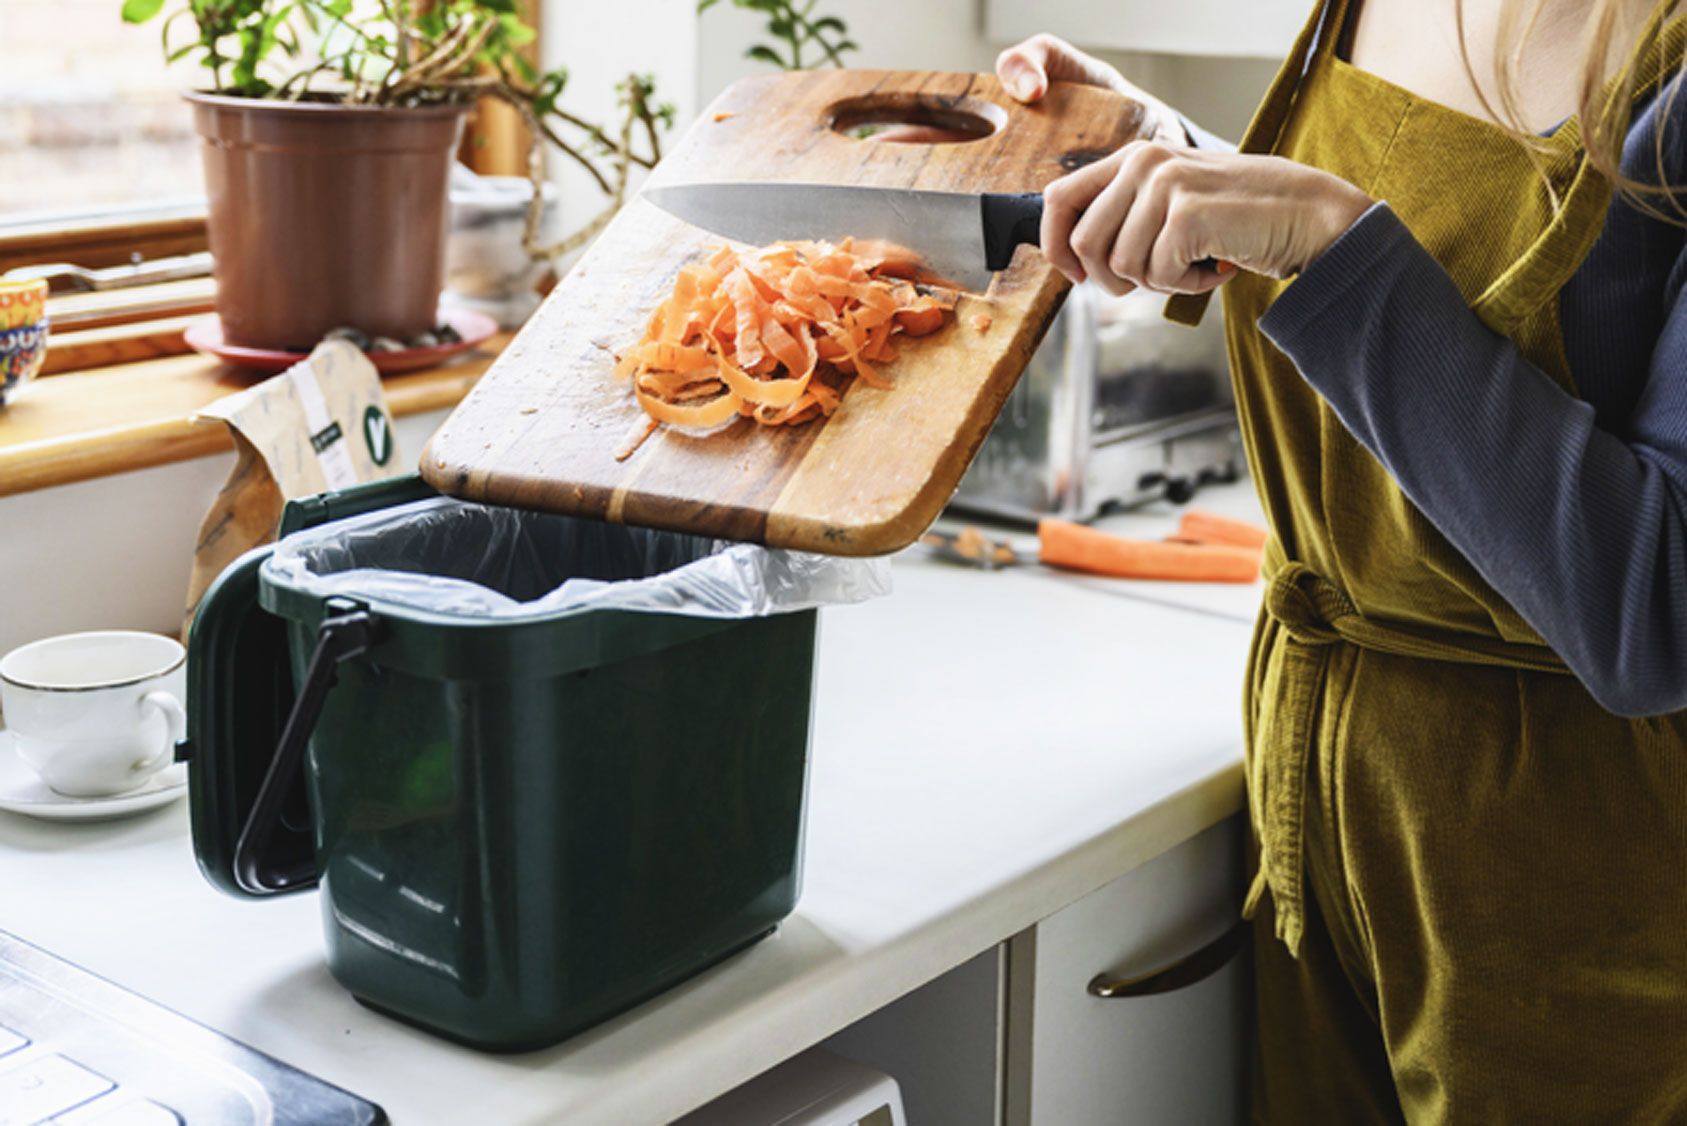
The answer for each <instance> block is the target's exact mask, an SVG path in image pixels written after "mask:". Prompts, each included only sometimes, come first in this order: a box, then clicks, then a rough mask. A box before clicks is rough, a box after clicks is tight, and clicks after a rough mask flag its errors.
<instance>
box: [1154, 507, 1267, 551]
mask: <svg viewBox="0 0 1687 1126" xmlns="http://www.w3.org/2000/svg"><path fill="white" fill-rule="evenodd" d="M1268 538H1270V533H1269V532H1267V531H1266V530H1265V529H1264V528H1262V527H1260V526H1259V525H1258V524H1250V523H1249V522H1248V521H1246V520H1236V519H1232V518H1231V517H1229V516H1220V515H1219V514H1218V513H1216V512H1206V511H1203V510H1201V509H1199V508H1191V509H1189V510H1188V511H1187V512H1185V513H1184V514H1183V519H1182V520H1180V521H1179V522H1178V528H1177V534H1176V536H1168V537H1167V539H1168V540H1175V541H1178V542H1184V543H1228V544H1235V545H1236V546H1237V547H1251V548H1253V549H1255V550H1256V551H1257V550H1259V549H1260V548H1263V547H1264V546H1265V541H1266V540H1267V539H1268Z"/></svg>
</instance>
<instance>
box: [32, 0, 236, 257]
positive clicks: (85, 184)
mask: <svg viewBox="0 0 1687 1126" xmlns="http://www.w3.org/2000/svg"><path fill="white" fill-rule="evenodd" d="M158 31H159V29H158V25H157V24H153V25H149V26H143V27H132V26H130V25H128V24H125V23H124V22H123V21H122V19H121V17H120V16H119V15H118V5H117V4H116V3H114V2H113V0H52V2H51V3H43V2H42V0H0V43H3V44H5V47H6V51H5V56H6V66H5V67H4V68H0V225H3V224H12V223H17V222H20V221H29V222H35V221H38V220H40V219H42V218H44V217H45V216H44V215H43V213H49V214H58V215H62V214H64V213H66V212H84V213H85V212H89V211H106V210H111V209H114V208H123V207H128V206H133V205H135V204H141V203H171V204H176V205H180V204H182V203H183V202H186V201H190V200H194V199H197V198H198V197H199V196H201V195H202V194H203V188H202V186H201V182H200V170H199V151H198V143H197V141H196V140H195V138H194V135H193V126H192V121H191V118H190V115H189V113H188V107H187V105H186V103H184V102H183V101H182V100H181V97H180V94H179V90H180V88H181V86H182V84H183V83H184V81H185V80H186V75H184V74H182V73H180V72H179V68H167V67H166V66H165V65H164V58H163V52H162V51H161V50H160V46H159V38H158Z"/></svg>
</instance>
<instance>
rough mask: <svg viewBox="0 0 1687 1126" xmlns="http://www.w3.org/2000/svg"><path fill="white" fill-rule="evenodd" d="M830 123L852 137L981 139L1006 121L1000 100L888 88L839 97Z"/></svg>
mask: <svg viewBox="0 0 1687 1126" xmlns="http://www.w3.org/2000/svg"><path fill="white" fill-rule="evenodd" d="M830 117H831V122H830V124H831V127H832V130H833V131H834V132H837V133H842V134H843V135H844V136H846V137H849V138H851V139H852V140H871V141H879V142H892V143H901V144H961V143H965V142H967V141H981V140H983V139H984V138H986V137H989V136H991V135H993V134H994V133H995V132H996V130H998V129H1000V128H1001V127H1002V126H1003V125H1005V124H1007V113H1006V112H1005V111H1004V110H1003V109H1002V107H1001V106H998V105H996V104H994V103H993V102H986V101H983V100H982V99H979V98H945V97H938V96H935V95H932V94H921V93H908V92H904V93H895V92H886V93H879V94H868V95H866V96H865V97H860V98H850V99H848V100H846V101H842V102H838V103H837V104H836V105H834V106H832V108H831V113H830Z"/></svg>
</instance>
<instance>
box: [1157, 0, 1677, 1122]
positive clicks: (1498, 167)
mask: <svg viewBox="0 0 1687 1126" xmlns="http://www.w3.org/2000/svg"><path fill="white" fill-rule="evenodd" d="M1348 6H1349V4H1348V0H1329V2H1328V3H1326V4H1325V5H1324V6H1323V9H1322V10H1321V11H1320V12H1317V13H1315V14H1314V18H1313V19H1312V21H1311V22H1310V23H1309V24H1308V26H1307V28H1306V30H1305V31H1303V32H1302V34H1301V36H1300V38H1299V40H1298V41H1297V43H1296V46H1295V48H1294V50H1293V52H1292V53H1291V55H1290V57H1289V59H1288V61H1287V63H1286V64H1285V67H1284V69H1283V71H1282V73H1281V74H1280V75H1279V76H1278V78H1277V80H1276V82H1275V83H1274V85H1273V86H1272V88H1271V90H1270V91H1269V92H1268V94H1267V96H1266V100H1265V102H1264V104H1263V105H1262V106H1261V109H1260V111H1259V113H1258V115H1257V116H1256V118H1255V121H1254V123H1253V125H1252V126H1251V127H1250V129H1249V132H1248V135H1247V137H1246V138H1245V139H1244V141H1243V144H1242V148H1243V151H1246V152H1272V153H1276V154H1278V155H1281V156H1285V157H1288V158H1290V159H1293V160H1296V161H1299V162H1300V163H1303V164H1308V165H1312V166H1314V167H1318V168H1322V169H1325V170H1326V171H1329V172H1332V173H1335V174H1336V175H1339V176H1341V177H1343V178H1345V179H1347V180H1349V181H1351V182H1352V183H1354V184H1356V185H1358V186H1359V187H1361V188H1363V189H1364V190H1365V191H1367V192H1368V193H1369V194H1370V195H1372V196H1373V197H1374V198H1376V199H1379V200H1386V201H1387V202H1388V203H1389V205H1390V206H1391V207H1392V208H1393V210H1394V211H1395V213H1396V214H1397V215H1398V216H1399V217H1400V218H1401V220H1402V221H1403V222H1404V223H1405V224H1406V225H1407V226H1408V227H1409V228H1410V229H1411V231H1412V232H1413V234H1414V235H1415V236H1416V238H1417V239H1418V240H1419V241H1420V242H1421V243H1422V244H1423V245H1424V246H1425V247H1426V248H1427V249H1428V250H1429V252H1430V253H1431V254H1432V255H1434V257H1435V258H1436V259H1437V260H1438V261H1439V262H1440V263H1441V264H1442V266H1443V267H1445V269H1446V270H1447V272H1448V273H1449V275H1450V276H1451V277H1452V279H1453V281H1454V282H1455V283H1456V284H1457V286H1458V288H1459V290H1460V292H1461V293H1462V294H1463V295H1464V296H1465V298H1466V300H1467V301H1468V302H1469V303H1470V305H1471V307H1472V309H1473V310H1474V311H1475V312H1476V313H1477V315H1478V316H1480V317H1481V319H1482V320H1483V321H1484V322H1485V323H1486V324H1487V325H1488V326H1489V327H1490V328H1491V329H1493V330H1494V331H1496V332H1499V333H1501V334H1504V335H1507V336H1509V337H1511V339H1512V340H1513V341H1514V342H1515V344H1516V346H1517V348H1518V349H1519V351H1520V352H1521V353H1522V354H1523V355H1524V356H1525V357H1527V358H1528V359H1529V360H1531V361H1532V362H1533V363H1535V364H1536V365H1537V366H1538V367H1540V368H1541V369H1542V370H1543V371H1544V372H1545V373H1546V374H1547V375H1548V376H1549V377H1550V378H1552V379H1553V380H1555V381H1557V382H1558V383H1559V384H1560V385H1561V386H1562V387H1564V388H1565V389H1566V390H1567V391H1569V392H1570V393H1572V394H1574V393H1575V385H1574V381H1573V379H1572V377H1571V373H1570V371H1569V366H1568V363H1567V361H1566V358H1565V352H1564V347H1563V339H1562V332H1561V328H1560V324H1559V314H1558V293H1559V290H1560V289H1561V288H1562V287H1563V285H1564V283H1565V282H1566V281H1567V280H1568V279H1569V277H1570V276H1571V274H1573V273H1574V272H1575V270H1576V268H1577V267H1578V266H1579V265H1580V263H1581V261H1582V259H1583V258H1584V257H1585V255H1586V253H1587V251H1588V250H1589V249H1590V248H1591V246H1592V245H1593V243H1594V241H1595V240H1596V239H1597V237H1598V234H1599V231H1600V228H1601V225H1602V222H1603V219H1604V215H1605V212H1606V209H1607V207H1608V205H1609V202H1610V199H1611V191H1610V187H1609V185H1608V183H1607V182H1606V181H1605V180H1604V178H1603V177H1602V176H1600V175H1599V174H1598V173H1597V172H1596V171H1595V170H1594V169H1593V168H1592V166H1591V164H1590V163H1589V162H1587V161H1586V160H1585V158H1584V153H1583V150H1582V148H1581V145H1580V137H1579V130H1578V125H1577V122H1576V121H1575V120H1574V119H1572V120H1571V121H1570V122H1568V123H1566V124H1565V125H1564V126H1562V127H1560V128H1559V129H1558V130H1557V131H1556V132H1555V133H1553V134H1552V136H1551V137H1550V138H1549V142H1548V149H1547V151H1546V152H1545V153H1544V154H1543V155H1542V156H1541V157H1540V158H1539V162H1538V163H1537V162H1535V161H1531V159H1530V157H1529V155H1528V154H1526V153H1525V152H1524V151H1523V150H1522V148H1521V146H1519V145H1518V144H1517V143H1515V142H1514V141H1513V140H1511V139H1510V138H1509V137H1508V136H1507V135H1506V134H1505V133H1504V132H1503V131H1502V130H1500V129H1498V128H1497V127H1496V126H1494V125H1492V124H1490V123H1487V122H1484V121H1481V120H1478V119H1476V118H1474V117H1471V116H1469V115H1466V114H1463V113H1460V112H1458V111H1456V110H1453V109H1450V108H1448V107H1445V106H1442V105H1439V104H1437V103H1434V102H1431V101H1428V100H1427V99H1424V98H1421V97H1418V96H1416V95H1414V94H1412V93H1410V92H1408V91H1406V90H1404V89H1401V88H1399V87H1397V86H1394V85H1392V84H1390V83H1388V82H1386V81H1384V80H1382V79H1379V78H1377V77H1375V76H1373V75H1370V74H1367V73H1365V72H1362V71H1360V70H1357V69H1356V68H1354V67H1352V66H1350V65H1348V64H1346V63H1345V62H1343V61H1342V60H1341V59H1340V58H1339V57H1338V56H1337V54H1336V51H1335V47H1334V44H1335V42H1336V41H1337V39H1338V38H1339V35H1338V34H1337V29H1339V28H1341V27H1342V26H1343V23H1344V20H1345V17H1346V14H1347V9H1348ZM1682 31H1683V27H1682V23H1681V21H1677V22H1676V23H1674V24H1672V25H1671V26H1669V27H1668V28H1664V27H1663V26H1662V19H1661V15H1660V16H1657V17H1654V19H1653V21H1652V23H1651V24H1650V25H1649V26H1648V29H1647V31H1646V33H1645V35H1644V36H1643V39H1642V43H1641V46H1640V48H1639V49H1638V50H1637V51H1636V52H1635V55H1634V60H1635V61H1634V62H1632V63H1631V64H1630V65H1631V66H1638V67H1639V68H1640V69H1639V72H1638V78H1639V86H1640V90H1638V91H1637V97H1638V96H1639V95H1640V94H1644V93H1646V92H1647V91H1649V90H1650V89H1651V88H1652V87H1653V86H1655V84H1656V82H1657V81H1658V78H1659V75H1660V72H1661V71H1662V70H1663V62H1662V60H1663V59H1666V58H1676V59H1678V58H1679V57H1680V47H1681V42H1682V38H1683V35H1682ZM1543 170H1544V172H1545V174H1546V179H1547V180H1548V181H1550V185H1551V187H1550V188H1549V187H1548V184H1547V183H1546V182H1543V180H1542V171H1543ZM1289 284H1292V283H1291V282H1279V281H1274V280H1272V279H1269V278H1265V277H1261V276H1258V275H1251V274H1244V275H1241V276H1238V277H1236V278H1234V279H1232V280H1231V281H1230V282H1229V283H1228V284H1227V285H1226V286H1225V287H1224V290H1223V293H1224V301H1225V315H1226V320H1227V324H1228V325H1229V333H1230V351H1231V364H1232V369H1233V372H1234V377H1235V384H1236V400H1237V410H1238V413H1239V416H1240V419H1241V424H1242V429H1243V433H1244V437H1245V439H1246V442H1247V447H1248V452H1249V459H1250V465H1251V468H1252V470H1253V476H1254V480H1255V482H1256V486H1257V488H1258V489H1259V493H1260V499H1261V501H1262V503H1263V505H1264V508H1265V511H1266V514H1267V517H1268V519H1269V523H1270V525H1271V530H1272V539H1271V543H1270V544H1269V546H1268V549H1267V557H1266V564H1265V580H1266V584H1267V585H1266V593H1265V606H1264V612H1263V614H1262V617H1261V620H1260V625H1259V628H1258V630H1257V631H1256V635H1255V643H1254V651H1253V654H1252V661H1251V664H1250V669H1249V683H1248V692H1247V699H1246V705H1245V706H1246V713H1245V718H1246V726H1247V736H1248V772H1247V773H1248V797H1249V805H1250V811H1251V814H1252V817H1253V824H1254V828H1255V834H1256V838H1257V843H1258V847H1259V860H1258V865H1259V866H1258V873H1257V877H1256V879H1255V880H1254V883H1253V886H1252V888H1251V889H1250V892H1249V895H1248V899H1247V904H1246V907H1245V911H1246V913H1247V914H1249V915H1250V916H1255V917H1257V918H1258V920H1259V922H1260V924H1261V925H1260V926H1258V927H1256V930H1257V931H1261V932H1263V937H1264V941H1262V942H1261V943H1259V944H1258V954H1259V957H1258V959H1257V968H1258V971H1259V976H1260V984H1259V999H1260V1005H1261V1013H1260V1020H1261V1029H1260V1036H1261V1048H1260V1053H1261V1055H1260V1069H1259V1086H1258V1088H1257V1090H1256V1115H1258V1116H1259V1117H1260V1118H1261V1119H1269V1120H1271V1121H1284V1122H1326V1121H1327V1122H1347V1121H1371V1120H1382V1121H1397V1120H1400V1119H1401V1118H1402V1117H1405V1118H1409V1119H1410V1120H1412V1121H1435V1122H1443V1121H1475V1122H1533V1121H1542V1122H1565V1121H1609V1122H1617V1121H1624V1122H1626V1121H1634V1120H1642V1121H1644V1120H1657V1121H1669V1120H1671V1119H1672V1117H1674V1116H1675V1115H1678V1114H1679V1115H1681V1117H1682V1120H1687V891H1684V889H1687V715H1683V714H1677V715H1672V716H1668V717H1662V718H1656V719H1646V720H1628V719H1622V718H1619V717H1616V716H1613V715H1611V714H1610V713H1608V712H1606V711H1604V710H1603V709H1602V708H1600V707H1599V705H1598V704H1597V703H1596V702H1595V701H1594V700H1593V699H1592V697H1591V696H1589V695H1588V694H1587V692H1586V691H1585V690H1584V689H1583V688H1582V687H1581V685H1580V683H1579V682H1578V681H1576V680H1575V679H1574V678H1573V677H1572V676H1570V675H1569V674H1568V671H1567V669H1566V668H1565V666H1564V664H1563V662H1562V661H1561V660H1560V659H1559V657H1558V656H1557V655H1556V654H1555V653H1554V652H1553V651H1552V650H1551V649H1550V648H1549V647H1548V646H1547V645H1546V644H1545V643H1544V642H1543V641H1542V640H1541V638H1540V637H1539V636H1538V635H1537V634H1536V633H1535V631H1534V630H1533V629H1531V628H1530V626H1529V625H1528V624H1527V623H1526V622H1525V621H1524V620H1523V619H1522V618H1521V617H1520V616H1519V615H1518V614H1517V612H1516V611H1515V610H1513V609H1512V608H1511V607H1510V606H1509V605H1508V604H1507V603H1506V601H1505V600H1504V599H1503V598H1502V597H1500V595H1499V594H1497V593H1496V592H1495V591H1494V590H1493V589H1492V588H1491V587H1489V586H1488V584H1487V583H1486V582H1485V581H1484V580H1483V579H1482V578H1481V577H1480V576H1479V575H1478V573H1477V572H1476V570H1475V568H1474V567H1472V566H1471V565H1470V563H1469V562H1467V561H1466V560H1465V559H1464V558H1463V556H1462V555H1460V553H1459V552H1458V551H1457V550H1456V549H1455V548H1454V547H1453V546H1452V545H1451V544H1449V543H1448V542H1447V541H1446V540H1445V539H1444V538H1443V537H1442V536H1441V535H1440V534H1439V533H1438V532H1437V531H1436V530H1435V528H1434V527H1433V526H1432V525H1431V524H1430V523H1429V522H1428V520H1427V519H1426V518H1425V517H1424V516H1423V514H1422V513H1421V512H1419V511H1418V510H1417V508H1416V507H1415V506H1414V505H1413V504H1412V503H1411V502H1410V501H1408V500H1407V499H1406V497H1405V496H1404V494H1403V493H1402V492H1401V491H1400V489H1399V487H1398V486H1397V485H1396V484H1395V483H1394V481H1393V480H1392V479H1391V478H1390V476H1389V475H1388V473H1387V471H1386V470H1385V469H1384V468H1383V467H1382V466H1381V464H1380V463H1379V462H1378V461H1377V460H1376V459H1375V458H1374V457H1373V456H1372V455H1371V454H1370V453H1369V452H1368V451H1366V450H1365V449H1364V448H1363V447H1362V446H1360V445H1359V443H1358V442H1357V441H1356V440H1355V439H1354V438H1353V437H1352V436H1351V435H1350V434H1349V433H1348V432H1347V431H1346V429H1345V428H1344V427H1343V426H1342V424H1341V422H1340V421H1339V420H1338V419H1337V417H1336V416H1335V414H1334V412H1333V411H1332V410H1331V409H1330V407H1329V406H1328V405H1327V404H1326V403H1325V402H1324V401H1323V400H1322V399H1321V398H1320V397H1319V396H1318V395H1317V394H1316V392H1314V391H1313V390H1312V389H1311V387H1310V386H1309V385H1308V384H1307V383H1306V382H1305V381H1304V380H1303V379H1302V378H1301V377H1300V375H1299V374H1298V372H1297V371H1296V370H1295V368H1294V365H1293V363H1292V362H1291V361H1290V360H1289V359H1288V358H1287V357H1286V356H1284V355H1283V354H1282V353H1281V352H1279V351H1277V350H1276V348H1274V347H1273V346H1272V344H1271V343H1270V342H1269V341H1268V340H1266V339H1265V338H1264V336H1263V335H1262V334H1261V333H1260V332H1258V330H1257V328H1256V322H1257V321H1258V319H1259V317H1260V316H1261V315H1262V314H1263V313H1264V312H1265V311H1266V310H1267V309H1268V308H1269V307H1270V306H1271V304H1272V302H1273V301H1274V300H1275V299H1276V298H1277V296H1278V295H1279V294H1280V293H1281V292H1282V291H1283V289H1284V288H1285V287H1286V286H1288V285H1289ZM1200 305H1201V302H1200V301H1198V300H1191V299H1174V300H1173V302H1172V303H1171V304H1170V306H1169V307H1168V315H1171V316H1173V317H1175V318H1177V319H1192V318H1193V317H1196V316H1198V315H1199V310H1200ZM1481 376H1482V373H1477V372H1473V373H1471V378H1480V377H1481ZM1471 487H1472V488H1473V489H1475V488H1481V487H1482V483H1481V482H1472V483H1471ZM1273 934H1274V935H1275V936H1276V939H1277V940H1280V942H1279V941H1274V940H1272V938H1271V936H1272V935H1273ZM1589 1021H1591V1022H1592V1023H1588V1022H1589ZM1361 1041H1363V1042H1361ZM1314 1087H1315V1088H1319V1089H1311V1088H1314Z"/></svg>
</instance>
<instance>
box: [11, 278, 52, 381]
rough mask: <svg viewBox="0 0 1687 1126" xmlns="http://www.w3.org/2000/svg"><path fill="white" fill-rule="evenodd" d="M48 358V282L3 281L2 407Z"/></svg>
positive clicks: (37, 280) (38, 279) (36, 280)
mask: <svg viewBox="0 0 1687 1126" xmlns="http://www.w3.org/2000/svg"><path fill="white" fill-rule="evenodd" d="M46 358H47V279H45V278H35V279H33V280H31V281H16V282H9V281H3V280H0V406H5V405H6V403H7V401H8V400H10V399H11V397H12V394H13V392H15V391H16V390H17V389H18V388H19V387H22V386H23V385H24V384H25V383H27V382H29V380H31V379H33V378H35V373H36V372H38V371H40V370H41V364H42V361H44V360H45V359H46Z"/></svg>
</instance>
